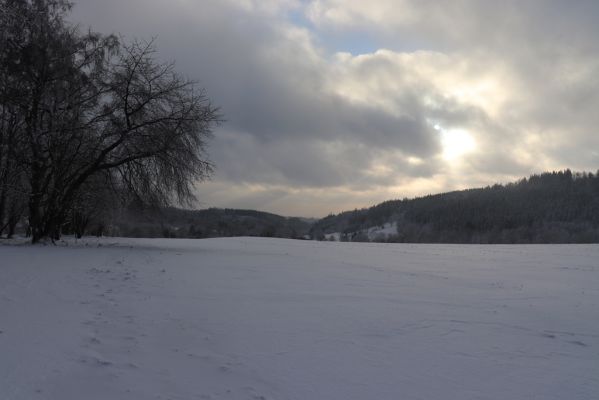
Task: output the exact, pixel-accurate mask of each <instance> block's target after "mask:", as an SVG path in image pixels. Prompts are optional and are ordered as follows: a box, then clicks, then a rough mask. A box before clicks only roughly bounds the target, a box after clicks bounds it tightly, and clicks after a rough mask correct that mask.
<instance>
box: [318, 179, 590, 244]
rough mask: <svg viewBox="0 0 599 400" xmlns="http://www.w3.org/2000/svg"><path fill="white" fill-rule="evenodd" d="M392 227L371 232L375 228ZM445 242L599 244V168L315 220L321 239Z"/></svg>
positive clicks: (387, 203)
mask: <svg viewBox="0 0 599 400" xmlns="http://www.w3.org/2000/svg"><path fill="white" fill-rule="evenodd" d="M384 224H387V226H389V225H391V226H393V227H394V228H395V225H396V226H397V229H393V233H391V234H386V235H380V236H379V237H372V236H371V235H369V228H370V230H371V231H372V228H373V227H377V226H383V225H384ZM334 232H336V233H338V236H337V237H340V239H341V240H352V241H364V240H378V241H392V242H439V243H588V242H595V243H597V242H599V172H598V174H592V173H576V174H573V173H572V172H571V171H570V170H566V171H560V172H551V173H543V174H540V175H532V176H530V177H529V178H528V179H526V178H525V179H522V180H520V181H518V182H515V183H510V184H507V185H498V184H497V185H494V186H489V187H485V188H480V189H469V190H462V191H455V192H450V193H443V194H438V195H430V196H425V197H420V198H415V199H410V200H407V199H406V200H393V201H386V202H384V203H381V204H379V205H376V206H374V207H371V208H368V209H362V210H354V211H348V212H343V213H341V214H338V215H330V216H328V217H326V218H323V219H322V220H320V221H318V222H317V223H316V224H314V225H313V227H312V230H311V234H312V236H313V237H314V238H318V239H323V238H325V237H331V235H326V234H331V233H334Z"/></svg>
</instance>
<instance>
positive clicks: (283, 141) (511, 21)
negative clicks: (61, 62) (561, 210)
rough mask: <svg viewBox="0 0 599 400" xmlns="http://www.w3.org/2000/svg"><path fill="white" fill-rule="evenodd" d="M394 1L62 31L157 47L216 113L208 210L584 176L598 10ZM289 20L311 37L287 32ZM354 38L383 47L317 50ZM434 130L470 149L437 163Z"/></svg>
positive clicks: (597, 159) (218, 3) (288, 208)
mask: <svg viewBox="0 0 599 400" xmlns="http://www.w3.org/2000/svg"><path fill="white" fill-rule="evenodd" d="M400 3H401V4H399V5H398V4H397V2H396V1H395V0H377V1H372V2H369V3H368V7H366V6H365V4H366V3H364V2H363V1H358V0H345V1H339V0H319V1H316V0H315V1H311V2H293V1H288V2H283V1H281V2H276V1H275V2H264V1H263V2H258V1H253V0H205V1H194V0H177V1H172V2H168V3H166V2H163V1H159V0H128V1H126V2H123V1H117V0H103V1H101V2H100V1H97V0H79V1H78V2H77V5H76V8H75V11H74V14H73V20H75V21H78V22H81V23H82V24H83V25H91V26H92V27H93V28H94V29H96V30H99V31H103V32H119V33H121V34H123V35H124V36H125V38H129V39H130V38H151V37H157V39H156V40H157V46H158V49H159V55H160V57H162V58H164V59H167V60H176V62H177V66H178V69H179V70H180V71H182V72H183V73H184V74H185V75H187V76H189V77H191V78H194V79H197V80H199V81H200V84H201V86H203V87H205V88H206V89H207V93H208V95H209V97H210V98H211V99H212V100H213V101H214V103H216V104H218V105H220V106H221V107H222V111H223V113H224V116H225V118H226V122H225V124H224V125H223V127H222V128H220V129H219V131H218V132H216V136H215V140H214V142H213V143H212V147H211V157H212V159H213V161H214V162H215V163H216V164H217V174H216V175H215V177H214V182H212V183H211V184H209V185H204V186H200V190H201V193H200V197H201V198H204V199H208V200H209V205H213V206H225V205H227V206H231V205H234V206H237V207H248V208H261V209H265V208H264V207H265V205H268V206H267V207H270V209H271V210H276V211H278V212H284V213H287V214H298V212H296V211H294V210H311V211H310V212H313V213H316V214H320V215H322V214H324V213H326V212H328V211H334V210H340V209H342V208H344V207H347V206H348V205H349V206H351V204H355V205H367V204H364V203H362V202H364V201H370V200H372V201H373V202H376V201H382V200H385V199H387V198H389V197H403V196H404V195H414V194H418V193H430V192H434V191H436V190H445V189H453V188H456V187H467V186H469V185H471V184H478V183H479V182H484V181H485V180H487V183H493V181H495V180H503V181H505V180H509V179H511V178H516V177H519V176H521V175H526V174H528V173H531V172H538V171H540V170H543V169H553V168H562V167H574V168H580V169H596V165H597V164H599V154H598V153H597V151H593V149H597V148H599V135H596V134H595V132H594V130H595V127H596V126H597V125H598V124H599V114H598V113H597V112H596V110H597V106H598V105H599V94H598V93H599V90H598V89H599V56H598V54H599V42H598V41H596V40H595V38H596V37H597V34H598V33H599V28H598V26H597V24H596V19H597V17H599V4H598V3H597V2H595V1H579V2H566V1H554V0H549V1H540V0H539V1H527V2H520V1H512V0H508V1H505V2H504V1H502V2H480V1H474V0H459V1H453V2H438V1H432V0H431V1H429V0H424V1H412V0H404V1H400ZM286 7H291V8H292V9H293V13H295V14H296V15H297V14H298V13H302V12H304V11H305V12H307V15H308V17H309V18H311V20H312V22H313V24H314V25H310V24H308V23H306V21H305V20H301V21H302V24H301V26H297V25H294V23H293V22H294V21H295V22H297V21H299V20H298V19H297V18H295V19H292V20H290V19H289V18H287V11H288V10H287V8H286ZM327 10H335V11H336V12H335V13H327V12H326V11H327ZM331 15H332V16H338V18H337V19H335V18H330V16H331ZM307 27H310V29H307ZM355 32H364V34H365V35H367V36H368V38H369V43H370V45H373V44H374V43H375V42H378V44H379V46H380V47H386V48H388V49H391V50H387V51H377V52H373V53H370V54H365V55H362V56H358V55H356V54H354V55H350V54H332V53H331V52H330V49H331V48H332V47H331V43H332V42H327V40H328V39H329V38H330V37H333V36H334V40H335V43H337V44H335V46H337V45H338V44H339V41H340V40H341V41H342V39H343V37H344V35H346V36H347V37H351V35H352V34H354V35H355ZM333 33H334V35H333V36H331V35H332V34H333ZM347 48H349V49H351V48H356V47H355V46H353V47H352V46H351V44H350V45H348V46H347ZM419 48H423V49H424V50H427V51H414V50H417V49H419ZM325 49H326V50H325ZM406 49H409V51H406ZM393 50H396V51H393ZM435 124H438V125H440V126H442V127H443V128H446V129H451V128H459V129H462V130H464V131H466V132H468V134H469V135H471V136H472V138H473V140H474V141H475V142H476V148H475V150H474V151H473V152H471V153H468V154H464V155H463V156H462V157H461V158H460V159H459V160H454V161H451V162H448V161H447V160H444V159H443V148H442V143H441V140H440V135H439V132H438V131H436V130H435V129H433V125H435ZM210 190H211V191H212V192H210V193H206V191H210ZM306 199H311V201H313V202H315V204H313V205H311V206H310V207H307V206H305V205H304V204H303V202H304V201H306ZM352 199H354V200H353V201H354V203H352ZM319 202H320V203H319ZM244 204H245V206H244ZM317 210H320V211H317Z"/></svg>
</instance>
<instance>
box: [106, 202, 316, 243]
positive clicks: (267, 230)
mask: <svg viewBox="0 0 599 400" xmlns="http://www.w3.org/2000/svg"><path fill="white" fill-rule="evenodd" d="M314 221H315V220H307V219H302V218H295V217H282V216H280V215H276V214H271V213H267V212H262V211H255V210H238V209H221V208H209V209H205V210H182V209H178V208H163V209H152V210H147V209H146V210H144V209H140V208H137V207H130V208H128V209H126V210H123V211H122V212H121V215H120V216H119V218H116V219H115V221H113V227H112V230H113V231H112V232H110V234H112V235H118V236H128V237H171V238H176V237H178V238H210V237H226V236H264V237H281V238H304V237H306V236H307V235H308V233H309V230H310V227H311V224H312V223H313V222H314Z"/></svg>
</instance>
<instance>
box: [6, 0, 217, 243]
mask: <svg viewBox="0 0 599 400" xmlns="http://www.w3.org/2000/svg"><path fill="white" fill-rule="evenodd" d="M70 9H71V3H70V2H68V1H66V0H0V10H2V12H1V15H2V18H1V19H0V229H5V228H6V227H9V226H10V225H11V223H13V222H14V219H15V218H21V216H22V215H26V216H27V220H28V225H29V228H30V233H31V236H32V240H33V241H34V242H35V241H38V240H40V239H41V238H44V237H51V238H57V237H58V236H59V235H60V234H61V230H62V228H63V227H64V226H65V225H67V224H71V225H73V224H76V222H77V218H78V217H81V214H82V213H83V211H84V210H86V209H87V210H90V209H97V208H98V207H105V206H106V205H107V203H109V201H108V200H107V197H108V198H112V199H114V198H117V197H118V198H121V199H132V198H134V199H140V200H142V201H144V202H148V203H154V204H159V205H168V204H171V203H173V202H174V203H184V202H189V201H190V200H192V199H193V198H194V190H193V188H194V183H196V182H198V181H201V180H203V179H205V178H207V177H208V176H209V175H210V173H211V172H212V169H213V165H212V164H211V162H210V161H209V160H208V157H207V153H206V149H207V148H206V146H207V141H208V140H209V138H210V137H211V135H212V131H213V128H214V126H215V125H216V124H217V123H218V122H219V120H220V115H219V111H218V109H217V108H216V107H214V106H213V105H212V104H211V103H210V101H209V100H208V98H207V97H206V95H205V93H204V91H203V90H201V89H198V88H197V85H196V83H195V82H194V81H191V80H188V79H186V78H184V77H182V76H181V75H180V74H178V73H177V72H176V70H175V67H174V64H173V63H163V62H160V61H158V60H157V57H156V49H155V46H154V42H153V41H148V42H145V41H134V42H131V43H123V41H122V40H121V39H119V38H117V37H116V36H114V35H102V34H100V33H96V32H92V31H87V32H81V31H80V30H79V28H78V27H76V26H72V25H70V24H69V23H68V22H67V21H66V16H67V15H68V13H69V11H70ZM1 232H2V231H0V233H1Z"/></svg>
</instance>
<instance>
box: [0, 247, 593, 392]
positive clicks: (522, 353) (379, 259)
mask: <svg viewBox="0 0 599 400" xmlns="http://www.w3.org/2000/svg"><path fill="white" fill-rule="evenodd" d="M67 244H68V245H67ZM598 260H599V246H597V245H551V246H543V245H540V246H522V245H521V246H475V245H466V246H461V245H411V244H373V243H334V242H309V241H292V240H284V239H259V238H231V239H209V240H167V239H164V240H163V239H154V240H151V239H113V238H106V239H99V240H85V241H79V242H75V241H69V242H67V243H66V244H61V245H59V246H30V245H10V246H7V245H5V246H0V398H1V399H7V400H17V399H61V400H69V399H297V400H299V399H343V400H347V399H443V400H446V399H498V400H499V399H501V400H504V399H544V400H545V399H593V398H597V397H596V396H597V393H599V261H598Z"/></svg>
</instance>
